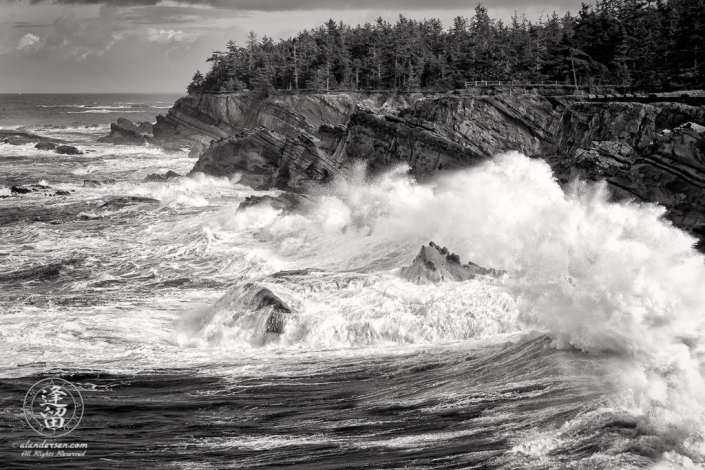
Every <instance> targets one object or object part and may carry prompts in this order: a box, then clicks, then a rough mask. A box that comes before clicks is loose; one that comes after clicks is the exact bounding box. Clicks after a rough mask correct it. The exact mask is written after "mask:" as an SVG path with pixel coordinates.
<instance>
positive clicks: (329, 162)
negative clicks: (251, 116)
mask: <svg viewBox="0 0 705 470" xmlns="http://www.w3.org/2000/svg"><path fill="white" fill-rule="evenodd" d="M319 142H320V141H319V139H317V138H315V137H313V136H312V135H310V134H307V133H305V132H299V133H298V134H296V135H282V134H279V133H278V132H275V131H272V130H270V129H267V128H266V127H263V126H260V127H257V128H255V129H252V130H245V131H243V132H239V133H237V134H236V135H234V136H232V137H227V138H225V139H221V140H219V141H217V142H213V143H211V145H210V147H209V148H208V149H207V150H206V151H205V153H203V155H201V157H200V158H199V159H198V161H197V162H196V165H194V167H193V170H192V173H193V172H198V171H201V172H203V173H206V174H211V175H234V174H236V173H237V174H240V180H239V182H240V183H241V184H246V185H248V186H251V187H253V188H255V189H269V188H277V189H286V190H289V191H295V192H305V191H307V190H308V189H309V188H310V187H311V186H312V185H316V184H321V183H326V182H328V181H330V180H331V179H332V178H333V177H335V176H338V175H343V174H345V172H346V168H345V165H344V163H343V162H342V161H337V160H335V159H334V158H332V157H331V156H330V155H328V154H327V153H326V152H325V151H323V150H321V149H320V148H319V147H318V143H319Z"/></svg>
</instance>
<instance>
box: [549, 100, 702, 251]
mask: <svg viewBox="0 0 705 470" xmlns="http://www.w3.org/2000/svg"><path fill="white" fill-rule="evenodd" d="M702 123H705V109H703V108H698V107H693V106H688V105H684V104H675V103H657V104H652V105H650V104H641V103H590V104H587V103H581V104H579V105H576V106H575V107H574V108H571V109H570V110H569V112H568V113H567V114H566V116H564V118H563V124H562V128H561V130H560V133H559V136H558V141H559V148H561V149H564V150H563V152H564V153H563V155H562V156H556V157H553V158H551V159H550V160H552V163H553V168H554V171H555V172H556V174H557V176H558V177H559V178H560V179H561V180H562V181H570V180H572V179H575V178H580V179H582V180H589V181H602V180H604V181H606V182H607V184H608V185H609V186H610V188H611V189H612V193H613V194H614V196H615V198H616V199H617V200H621V199H635V200H637V201H648V202H654V203H658V204H661V205H663V206H665V207H666V208H667V209H668V213H667V218H668V219H669V220H670V221H672V222H673V224H674V225H675V226H677V227H679V228H682V229H684V230H686V231H688V232H690V233H692V234H693V235H694V236H696V237H697V238H699V239H700V242H699V247H700V248H701V249H702V248H705V246H704V245H703V241H705V127H703V125H702Z"/></svg>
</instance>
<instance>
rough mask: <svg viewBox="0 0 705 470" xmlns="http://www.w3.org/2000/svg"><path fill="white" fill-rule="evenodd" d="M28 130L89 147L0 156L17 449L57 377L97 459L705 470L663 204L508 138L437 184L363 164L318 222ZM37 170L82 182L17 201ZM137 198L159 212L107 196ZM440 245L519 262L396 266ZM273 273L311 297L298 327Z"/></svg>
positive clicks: (681, 280)
mask: <svg viewBox="0 0 705 470" xmlns="http://www.w3.org/2000/svg"><path fill="white" fill-rule="evenodd" d="M47 106H49V105H47ZM61 106H65V105H63V104H62V105H61ZM84 106H85V105H84ZM93 106H103V108H102V109H106V110H108V109H109V110H111V111H113V110H119V109H121V108H118V106H124V107H129V106H133V105H132V104H130V103H127V104H125V103H118V104H115V103H114V102H109V103H103V104H102V105H101V104H100V103H98V104H93ZM152 106H154V108H155V109H156V108H159V107H160V106H163V104H161V103H157V102H156V101H155V102H154V103H152ZM58 107H59V104H57V105H55V106H54V107H51V108H50V109H58ZM65 107H66V108H67V109H64V110H63V111H62V112H63V113H65V114H68V113H79V112H80V110H82V109H85V108H78V105H76V106H65ZM136 109H137V111H136V112H145V109H144V108H142V107H137V108H136ZM155 112H156V111H155ZM65 114H64V115H65ZM87 116H91V114H87ZM93 117H95V114H93ZM113 117H114V116H113ZM105 119H111V117H110V115H108V117H106V118H105ZM72 122H73V121H72ZM27 129H28V130H30V131H31V132H35V133H37V134H40V135H46V136H51V137H59V138H62V139H65V140H68V141H69V142H70V143H71V145H77V146H79V147H80V148H81V149H82V150H84V151H85V154H84V155H78V156H67V155H57V154H53V153H51V152H47V151H41V150H36V149H34V148H33V146H32V145H26V146H10V145H0V162H1V164H2V169H3V170H2V176H1V177H0V196H8V197H0V240H2V243H1V244H0V345H1V346H0V347H1V348H2V349H1V350H2V352H3V354H2V356H1V357H0V391H1V392H2V394H3V397H4V403H5V406H7V407H8V408H7V409H8V410H9V411H8V412H7V413H5V414H4V415H3V416H2V417H0V421H2V426H3V429H4V431H2V434H3V439H5V440H7V441H8V442H9V441H12V440H14V441H16V440H21V439H26V438H27V437H28V435H29V434H28V433H30V432H31V431H28V428H27V427H26V423H24V424H23V421H22V420H23V418H22V409H21V400H22V398H21V395H22V394H23V393H26V390H27V389H28V388H29V386H31V384H32V383H34V382H36V381H37V380H39V378H42V377H45V376H49V375H54V376H62V377H66V378H68V379H69V380H71V381H72V382H74V383H75V384H77V385H78V386H79V387H80V389H81V390H82V393H83V394H84V395H85V400H86V405H85V406H86V416H87V418H86V422H85V423H83V424H82V428H79V429H78V430H77V431H75V432H74V433H73V434H72V438H73V439H74V440H85V441H87V442H89V443H90V444H91V445H92V449H93V451H92V455H93V457H92V458H94V459H96V460H90V459H83V460H81V459H76V460H75V461H71V463H70V465H74V466H79V467H81V466H83V467H85V468H94V467H95V466H96V465H97V464H96V462H98V461H99V459H103V461H110V462H112V463H114V464H115V465H116V466H120V465H122V466H125V467H129V468H133V467H139V466H140V465H143V464H144V462H147V461H148V462H149V465H151V466H154V467H159V468H162V467H163V468H252V467H257V466H272V465H283V464H287V465H291V466H293V467H294V468H363V467H365V468H400V467H404V468H568V467H569V468H585V469H589V468H615V469H623V468H703V462H704V461H705V460H704V456H705V436H704V435H703V430H704V429H705V398H704V397H705V382H704V380H703V373H704V372H705V369H704V367H703V359H704V358H705V356H704V352H705V349H703V337H704V336H703V334H704V327H705V320H704V315H703V314H704V313H705V289H703V287H702V286H703V285H705V264H703V261H704V259H703V256H702V255H701V254H700V253H698V252H697V251H695V250H694V249H693V244H694V240H693V239H692V238H691V237H690V236H689V235H688V234H686V233H684V232H682V231H680V230H678V229H676V228H674V227H672V226H671V224H670V222H668V221H666V220H665V219H664V218H663V215H664V209H663V208H662V207H659V206H656V205H652V204H638V203H635V202H630V201H627V202H623V203H613V202H610V194H609V190H608V188H606V187H605V186H604V185H601V184H588V183H585V182H579V181H578V182H575V183H574V184H573V185H571V186H570V187H568V188H561V187H560V186H559V185H558V184H557V182H556V181H555V179H554V177H553V175H552V173H551V169H550V168H549V166H548V165H547V164H546V163H545V162H543V161H541V160H538V159H530V158H528V157H526V156H523V155H521V154H519V153H508V154H503V155H497V156H496V157H495V158H493V159H492V160H490V161H487V162H485V163H483V164H481V165H479V166H477V167H474V168H469V169H466V170H463V171H455V172H449V173H443V174H439V175H438V176H437V177H435V178H434V179H432V180H430V181H425V182H424V183H423V184H419V183H418V182H416V181H415V180H414V178H413V177H412V176H410V175H409V172H408V170H409V169H408V168H406V167H404V166H400V167H397V168H392V169H389V170H388V171H386V172H384V173H382V174H378V175H374V176H371V175H368V174H367V172H366V169H365V167H364V164H360V165H359V166H358V167H356V168H355V170H354V171H353V172H352V174H351V175H350V177H349V178H347V179H345V180H338V181H335V182H333V183H332V184H331V185H329V186H327V187H325V188H321V189H320V190H319V191H317V192H316V193H314V194H311V195H309V196H308V197H307V202H306V204H305V205H304V206H303V208H302V209H301V210H299V211H295V212H283V211H281V210H276V209H274V208H272V207H271V206H268V205H259V206H253V207H248V208H247V209H244V210H243V209H240V210H238V207H239V205H240V203H241V202H243V201H244V200H245V198H246V197H248V196H251V195H277V194H278V192H277V191H264V192H263V191H255V190H253V189H251V188H249V187H247V186H243V185H241V184H239V183H238V180H239V176H238V175H235V176H234V177H232V178H215V177H211V176H206V175H203V174H196V175H194V176H193V177H189V178H182V179H178V180H172V181H170V182H167V183H154V182H150V183H143V182H142V179H143V178H144V177H145V176H147V175H148V174H150V173H164V172H166V171H167V170H173V171H176V172H177V173H180V174H187V173H188V172H189V171H190V170H191V168H192V167H193V164H194V163H195V160H193V159H191V158H189V157H188V152H187V149H184V150H183V151H182V152H170V153H167V152H165V151H163V150H161V149H158V148H152V147H148V146H147V147H130V146H119V145H117V146H113V145H110V144H102V143H98V142H96V139H97V138H98V137H100V136H102V135H104V134H105V133H107V126H106V125H105V124H101V125H100V126H97V127H90V128H86V127H85V126H84V125H83V123H82V122H80V123H76V122H74V125H69V126H63V127H51V126H40V125H35V126H33V127H32V126H30V127H28V128H27ZM85 179H91V180H107V179H115V180H116V183H115V184H109V185H103V186H99V187H84V185H83V180H85ZM36 183H42V184H46V185H49V186H51V187H52V188H54V189H57V190H64V191H68V192H69V193H70V195H69V196H64V197H48V196H43V195H40V194H28V195H23V196H21V197H20V196H10V190H9V187H10V186H11V185H12V184H36ZM122 196H140V197H149V198H154V199H158V200H159V201H160V203H159V204H158V205H135V206H129V207H126V208H123V209H116V210H107V211H106V210H100V209H99V207H100V206H101V205H102V204H103V203H104V202H106V201H109V200H110V199H111V198H114V197H122ZM430 241H434V242H436V243H437V244H439V245H441V246H445V247H447V248H448V249H449V250H450V251H451V252H454V253H457V254H458V255H459V256H460V258H461V260H462V261H463V262H467V261H472V262H474V263H477V264H479V265H481V266H484V267H491V268H496V269H502V270H506V271H507V272H506V274H503V275H502V276H501V277H499V278H494V277H483V276H480V277H478V278H476V279H473V280H470V281H464V282H441V283H436V284H422V285H417V284H415V283H412V282H410V281H408V280H406V279H404V278H402V277H401V276H400V270H401V268H402V267H403V266H408V265H410V264H411V262H412V261H413V259H414V257H415V256H416V255H417V253H418V252H419V250H420V248H421V246H423V245H427V244H428V243H429V242H430ZM256 287H266V288H268V289H270V290H271V291H272V292H273V293H274V294H276V296H278V297H279V298H281V299H282V300H283V301H284V302H285V303H286V304H287V305H288V306H289V307H290V308H291V310H292V313H291V314H288V315H287V316H286V319H285V322H284V325H283V330H282V332H281V333H280V334H272V333H267V332H266V330H265V328H264V323H265V322H266V319H267V316H268V314H269V311H268V310H267V309H263V310H256V311H253V310H252V309H251V308H250V306H249V304H248V302H247V295H248V293H249V292H251V290H252V289H253V288H256ZM14 401H17V403H14ZM108 424H109V426H108ZM89 449H91V447H90V446H89ZM90 453H91V452H89V454H90ZM0 454H2V457H3V458H4V459H5V460H6V461H7V462H11V463H12V464H13V465H15V466H17V467H18V468H33V467H32V465H33V463H32V462H31V461H25V460H22V459H21V458H20V457H19V454H18V453H17V452H15V451H14V449H9V448H7V447H4V448H2V449H0ZM66 462H69V461H63V464H64V465H69V464H68V463H66ZM45 463H46V462H45Z"/></svg>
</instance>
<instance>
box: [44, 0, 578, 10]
mask: <svg viewBox="0 0 705 470" xmlns="http://www.w3.org/2000/svg"><path fill="white" fill-rule="evenodd" d="M30 3H31V4H58V5H111V6H116V7H137V6H155V5H158V4H160V3H163V2H162V1H161V0H30ZM174 3H178V4H180V5H192V6H210V7H215V8H222V9H228V10H244V11H296V10H341V9H344V10H366V9H375V10H379V9H386V10H389V9H393V10H405V11H408V10H439V9H440V10H443V9H446V10H454V9H471V8H473V7H474V6H475V4H476V3H480V2H475V1H468V0H436V1H434V2H431V1H429V0H354V1H353V0H297V1H292V0H204V1H195V0H186V1H176V2H174ZM575 3H576V2H574V1H571V0H554V1H553V2H546V1H545V0H543V1H538V0H536V1H524V0H492V1H488V2H485V6H488V7H491V8H517V9H520V10H521V9H524V8H530V7H534V6H540V5H543V6H547V7H553V6H561V5H567V4H571V5H572V4H575Z"/></svg>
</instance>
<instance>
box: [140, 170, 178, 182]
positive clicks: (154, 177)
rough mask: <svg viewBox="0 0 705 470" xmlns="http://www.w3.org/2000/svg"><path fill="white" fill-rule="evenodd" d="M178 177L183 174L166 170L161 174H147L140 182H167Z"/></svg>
mask: <svg viewBox="0 0 705 470" xmlns="http://www.w3.org/2000/svg"><path fill="white" fill-rule="evenodd" d="M179 178H183V175H180V174H178V173H177V172H175V171H171V170H169V171H167V172H166V173H164V174H163V175H160V174H158V173H152V174H150V175H147V176H146V177H145V178H144V179H143V180H142V182H143V183H167V182H169V181H174V180H177V179H179Z"/></svg>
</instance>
